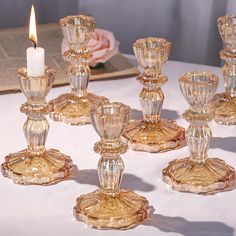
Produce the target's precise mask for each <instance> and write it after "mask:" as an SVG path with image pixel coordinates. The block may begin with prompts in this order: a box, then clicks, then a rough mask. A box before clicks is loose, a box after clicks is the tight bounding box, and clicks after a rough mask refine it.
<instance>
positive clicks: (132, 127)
mask: <svg viewBox="0 0 236 236" xmlns="http://www.w3.org/2000/svg"><path fill="white" fill-rule="evenodd" d="M133 47H134V53H135V56H136V58H137V60H138V62H139V64H140V65H141V66H142V68H143V70H144V71H143V73H142V74H141V75H140V76H139V77H138V78H137V79H138V81H139V82H140V83H141V84H142V85H143V89H142V91H141V93H140V95H139V100H140V104H141V108H142V112H143V120H135V121H131V122H129V124H128V125H127V126H126V129H125V132H124V134H123V137H124V139H125V140H126V142H127V143H128V146H129V148H130V149H133V150H137V151H147V152H164V151H168V150H173V149H177V148H180V147H182V146H183V145H184V129H183V128H182V127H180V126H178V125H177V124H176V123H175V122H174V121H171V120H165V119H161V118H160V113H161V109H162V105H163V102H164V94H163V92H162V90H161V86H162V85H164V84H165V83H166V82H167V76H165V75H163V74H162V73H161V66H162V65H163V64H164V63H165V62H166V61H167V59H168V56H169V53H170V48H171V43H170V42H168V41H167V40H165V39H161V38H151V37H150V38H144V39H139V40H137V41H136V42H135V43H134V45H133Z"/></svg>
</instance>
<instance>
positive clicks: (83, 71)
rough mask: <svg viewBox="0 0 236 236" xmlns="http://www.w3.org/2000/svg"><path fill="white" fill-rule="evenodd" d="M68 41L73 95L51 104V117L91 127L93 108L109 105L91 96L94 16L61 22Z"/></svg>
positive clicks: (105, 100)
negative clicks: (91, 110)
mask: <svg viewBox="0 0 236 236" xmlns="http://www.w3.org/2000/svg"><path fill="white" fill-rule="evenodd" d="M60 24H61V29H62V33H63V36H64V38H65V39H66V41H67V42H68V43H69V44H70V48H69V50H68V51H66V52H65V53H64V54H63V58H64V60H65V61H66V62H68V64H69V66H68V79H69V82H70V86H71V93H66V94H62V95H60V96H59V97H58V98H56V99H53V100H51V101H50V102H49V104H50V105H52V106H53V112H52V113H51V114H50V117H51V118H52V119H53V120H55V121H62V122H65V123H67V124H71V125H83V124H87V123H91V121H90V116H89V111H90V109H91V107H92V106H93V105H96V104H100V103H104V102H107V101H108V99H107V98H105V97H101V96H97V95H95V94H92V93H88V92H87V87H88V82H89V77H90V74H91V71H90V68H89V65H88V61H89V60H90V59H91V57H92V53H91V52H90V51H89V50H88V49H87V47H86V45H87V43H88V41H89V40H90V38H91V37H92V34H93V32H94V29H95V20H94V18H93V17H91V16H84V15H78V16H67V17H65V18H62V19H61V20H60Z"/></svg>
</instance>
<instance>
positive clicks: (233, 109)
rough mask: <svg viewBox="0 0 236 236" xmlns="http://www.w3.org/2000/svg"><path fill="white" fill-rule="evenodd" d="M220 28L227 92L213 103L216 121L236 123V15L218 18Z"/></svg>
mask: <svg viewBox="0 0 236 236" xmlns="http://www.w3.org/2000/svg"><path fill="white" fill-rule="evenodd" d="M217 25H218V30H219V33H220V36H221V38H222V40H223V42H224V44H225V46H226V47H225V48H224V49H223V50H221V52H220V58H221V59H222V60H225V62H226V63H225V65H224V66H223V77H224V87H225V92H224V93H221V94H217V95H216V96H215V98H214V100H213V102H212V104H211V106H212V110H213V111H214V112H215V119H214V120H215V121H216V122H217V123H219V124H223V125H235V124H236V15H226V16H222V17H219V18H218V19H217Z"/></svg>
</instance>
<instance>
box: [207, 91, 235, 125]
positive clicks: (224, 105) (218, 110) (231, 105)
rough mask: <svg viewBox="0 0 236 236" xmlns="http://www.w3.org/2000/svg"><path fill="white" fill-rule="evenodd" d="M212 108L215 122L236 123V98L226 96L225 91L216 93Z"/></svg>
mask: <svg viewBox="0 0 236 236" xmlns="http://www.w3.org/2000/svg"><path fill="white" fill-rule="evenodd" d="M211 108H212V110H213V111H214V113H215V118H214V120H215V122H217V123H218V124H222V125H236V98H233V97H226V96H225V94H224V93H221V94H216V96H215V97H214V100H213V101H212V103H211Z"/></svg>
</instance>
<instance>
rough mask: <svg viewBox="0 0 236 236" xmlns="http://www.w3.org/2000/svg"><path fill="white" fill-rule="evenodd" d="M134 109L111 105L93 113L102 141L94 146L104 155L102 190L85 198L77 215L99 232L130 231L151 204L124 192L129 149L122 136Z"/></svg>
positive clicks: (100, 172)
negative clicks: (123, 159)
mask: <svg viewBox="0 0 236 236" xmlns="http://www.w3.org/2000/svg"><path fill="white" fill-rule="evenodd" d="M129 114H130V108H129V107H128V106H126V105H123V104H121V103H107V104H103V105H100V106H98V107H94V108H93V109H92V110H91V120H92V124H93V126H94V128H95V130H96V132H97V133H98V134H99V136H100V137H101V141H100V142H98V143H96V144H95V146H94V150H95V152H98V153H100V154H101V159H100V160H99V163H98V177H99V180H100V184H101V188H100V189H99V190H96V191H94V192H91V193H88V194H85V195H81V196H80V197H79V198H78V199H77V202H76V206H75V207H74V214H75V216H76V218H77V219H78V220H82V221H84V222H85V223H87V224H88V225H89V226H91V227H95V228H117V229H122V228H129V227H131V226H132V225H134V224H136V223H139V222H142V221H143V220H144V219H146V218H147V211H148V201H147V200H146V199H145V198H144V197H141V196H139V195H137V194H136V193H134V192H132V191H130V190H123V189H120V183H121V179H122V174H123V171H124V163H123V161H122V159H121V158H120V154H123V153H125V152H126V151H127V145H126V144H125V143H123V142H122V141H121V139H120V136H121V134H122V132H123V130H124V127H125V125H126V123H127V122H128V119H129Z"/></svg>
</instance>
